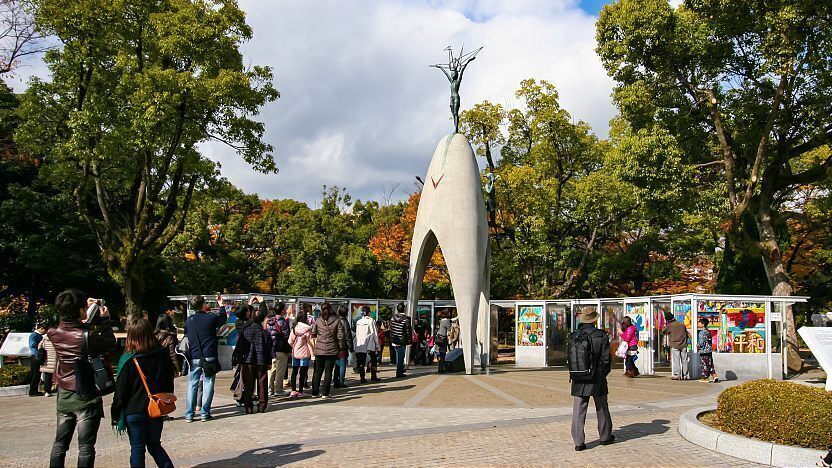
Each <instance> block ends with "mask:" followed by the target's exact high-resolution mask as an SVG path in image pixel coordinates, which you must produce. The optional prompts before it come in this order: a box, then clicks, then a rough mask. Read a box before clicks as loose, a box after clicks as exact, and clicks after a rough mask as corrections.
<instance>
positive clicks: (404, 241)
mask: <svg viewBox="0 0 832 468" xmlns="http://www.w3.org/2000/svg"><path fill="white" fill-rule="evenodd" d="M420 196H421V193H414V194H412V195H411V196H410V197H409V198H408V200H407V202H406V203H404V205H403V207H402V211H401V215H400V216H399V217H398V219H395V220H393V221H392V222H388V223H381V224H379V225H378V228H377V231H376V233H375V235H374V236H373V237H372V238H371V239H370V251H371V252H373V255H375V257H376V258H377V259H378V260H379V261H380V262H382V270H383V272H384V273H383V274H384V284H386V285H388V286H387V289H388V290H389V292H400V293H401V292H406V287H407V286H406V285H407V271H408V266H409V264H410V246H411V242H412V239H413V226H414V225H415V224H416V213H417V211H418V209H419V199H420ZM424 282H425V287H424V288H423V289H422V291H423V294H424V295H425V297H439V296H441V297H449V296H448V294H449V293H450V276H449V275H448V268H447V266H446V265H445V259H444V258H443V257H442V251H441V250H440V249H439V248H437V249H436V251H435V252H434V253H433V256H432V257H431V261H430V264H429V265H428V269H427V272H426V273H425V280H424ZM393 289H398V291H393Z"/></svg>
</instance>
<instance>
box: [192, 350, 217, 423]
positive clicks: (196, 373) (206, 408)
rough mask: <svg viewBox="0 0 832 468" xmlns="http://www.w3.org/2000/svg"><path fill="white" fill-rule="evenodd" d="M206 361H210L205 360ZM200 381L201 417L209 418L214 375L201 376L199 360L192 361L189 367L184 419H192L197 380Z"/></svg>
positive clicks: (197, 386) (212, 397)
mask: <svg viewBox="0 0 832 468" xmlns="http://www.w3.org/2000/svg"><path fill="white" fill-rule="evenodd" d="M206 360H209V361H210V360H212V359H211V358H207V359H206ZM200 377H202V378H203V380H202V405H200V406H201V407H202V411H201V412H202V417H203V418H204V417H210V416H211V401H212V400H213V399H214V379H215V378H216V377H217V376H216V375H212V376H211V377H208V376H207V375H203V372H202V368H201V367H199V359H194V361H193V365H192V366H191V372H190V373H189V374H188V393H187V394H185V419H193V418H194V410H195V409H196V393H197V390H198V389H199V379H200Z"/></svg>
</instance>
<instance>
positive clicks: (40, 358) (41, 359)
mask: <svg viewBox="0 0 832 468" xmlns="http://www.w3.org/2000/svg"><path fill="white" fill-rule="evenodd" d="M35 357H36V359H37V363H38V365H39V366H42V365H44V364H46V350H45V349H43V348H38V354H37V356H35Z"/></svg>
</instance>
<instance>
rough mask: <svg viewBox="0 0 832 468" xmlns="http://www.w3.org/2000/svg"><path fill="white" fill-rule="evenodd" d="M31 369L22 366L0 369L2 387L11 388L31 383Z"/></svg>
mask: <svg viewBox="0 0 832 468" xmlns="http://www.w3.org/2000/svg"><path fill="white" fill-rule="evenodd" d="M27 377H29V368H28V367H26V366H20V365H16V364H15V365H9V366H3V367H0V387H11V386H13V385H23V384H27V383H29V382H28V381H27V380H26V378H27Z"/></svg>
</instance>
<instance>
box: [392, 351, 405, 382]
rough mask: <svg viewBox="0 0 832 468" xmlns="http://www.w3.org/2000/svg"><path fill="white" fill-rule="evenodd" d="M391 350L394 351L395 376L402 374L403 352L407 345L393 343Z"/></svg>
mask: <svg viewBox="0 0 832 468" xmlns="http://www.w3.org/2000/svg"><path fill="white" fill-rule="evenodd" d="M393 350H394V351H395V352H396V377H398V376H400V375H404V353H405V350H407V346H403V345H393Z"/></svg>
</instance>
